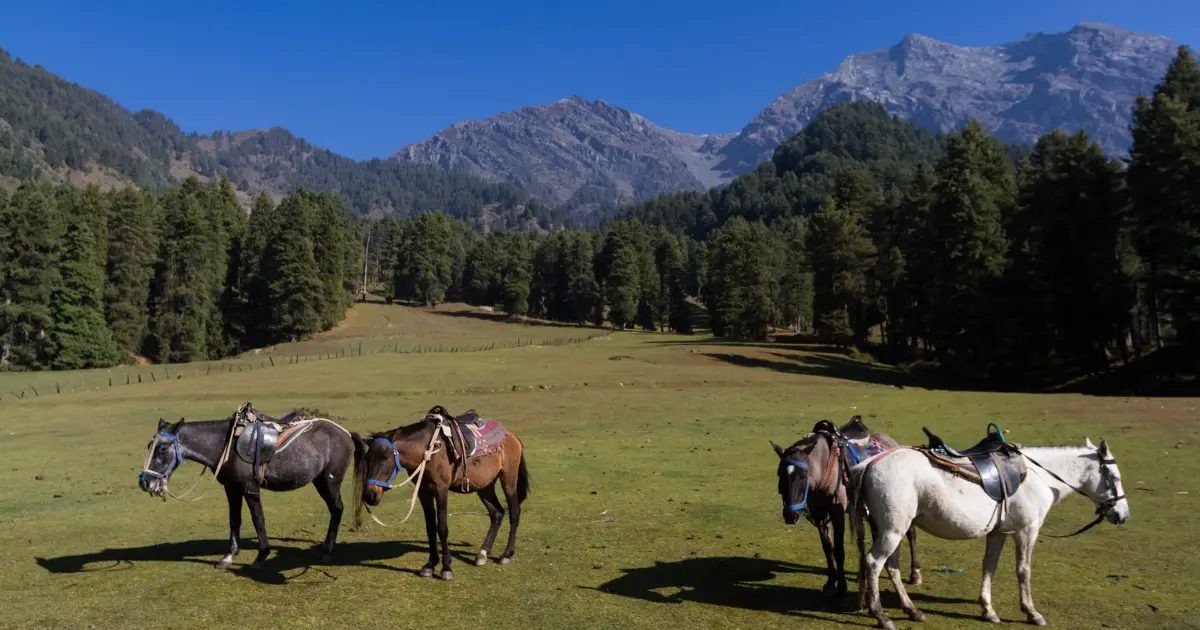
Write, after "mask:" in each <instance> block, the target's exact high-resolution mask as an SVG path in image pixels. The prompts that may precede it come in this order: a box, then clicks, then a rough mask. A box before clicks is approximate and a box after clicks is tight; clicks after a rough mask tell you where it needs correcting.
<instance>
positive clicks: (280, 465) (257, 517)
mask: <svg viewBox="0 0 1200 630" xmlns="http://www.w3.org/2000/svg"><path fill="white" fill-rule="evenodd" d="M294 416H295V414H293V417H287V418H284V419H281V420H276V419H275V418H270V417H269V416H265V415H263V414H260V413H258V412H257V411H256V410H255V409H254V408H253V406H252V405H250V403H246V404H245V405H242V407H240V408H239V409H238V411H237V412H236V413H235V414H234V415H233V416H231V417H229V418H226V419H224V420H211V421H203V422H187V423H185V422H184V420H182V419H180V420H179V422H177V423H175V424H170V423H167V422H165V421H163V420H161V419H160V420H159V422H158V429H157V431H156V432H155V434H154V437H153V438H152V439H151V441H150V444H149V445H148V449H149V454H148V456H147V458H146V463H145V465H144V466H143V468H142V472H141V474H140V475H138V486H139V487H140V488H141V489H142V490H144V491H146V492H147V493H149V494H150V495H151V496H156V497H162V498H163V499H164V500H165V499H166V496H168V495H169V496H172V497H175V495H173V494H171V492H170V490H169V489H168V483H169V482H170V479H171V475H172V474H173V473H174V472H175V471H176V470H178V469H179V467H180V466H181V465H183V463H184V462H185V461H194V462H197V463H199V464H201V465H203V466H204V467H205V468H206V470H212V471H213V472H214V474H215V478H216V480H217V481H218V482H219V483H220V484H221V485H222V486H224V489H225V497H226V499H227V500H228V502H229V553H228V554H226V555H225V557H223V558H221V560H220V561H219V562H217V564H216V566H217V568H219V569H224V568H227V567H228V566H229V565H230V564H232V563H233V559H234V557H235V556H236V555H237V553H238V550H239V549H238V538H239V536H240V531H241V525H242V502H243V501H245V503H246V505H247V506H248V507H249V508H250V518H251V519H252V521H253V522H254V530H255V532H256V533H257V534H258V556H257V557H256V558H255V560H254V562H253V564H251V565H250V567H251V568H256V567H258V566H261V564H262V562H263V561H264V560H266V559H267V556H268V555H269V553H270V545H269V544H268V542H267V529H266V522H265V519H264V517H263V509H262V501H261V496H260V490H261V489H266V490H271V491H273V492H287V491H289V490H296V489H298V488H302V487H304V486H307V485H308V484H312V485H313V486H314V487H316V489H317V493H318V494H320V495H321V498H322V499H323V500H324V501H325V505H326V506H327V507H328V508H329V529H328V531H327V533H326V536H325V541H324V543H323V544H322V545H321V549H322V552H323V559H327V558H328V557H329V554H331V553H332V552H333V547H334V544H335V543H336V541H337V532H338V528H339V527H340V525H341V520H342V491H341V487H342V480H343V479H344V478H345V475H346V469H347V468H349V466H350V462H351V461H352V460H354V459H355V457H354V453H355V442H359V443H360V444H361V440H360V438H359V437H358V436H357V435H355V434H352V433H350V432H349V431H346V430H345V429H343V428H342V427H341V426H339V425H338V424H336V423H335V422H333V421H332V420H328V419H325V418H296V417H294ZM274 427H279V429H276V428H274ZM280 429H281V430H280ZM239 434H245V435H244V436H242V435H239ZM239 438H240V439H239ZM201 474H202V475H203V473H201ZM197 482H199V479H197ZM193 487H194V485H193ZM189 492H190V489H189ZM186 495H187V493H184V495H183V496H186ZM176 498H181V499H182V498H183V497H176Z"/></svg>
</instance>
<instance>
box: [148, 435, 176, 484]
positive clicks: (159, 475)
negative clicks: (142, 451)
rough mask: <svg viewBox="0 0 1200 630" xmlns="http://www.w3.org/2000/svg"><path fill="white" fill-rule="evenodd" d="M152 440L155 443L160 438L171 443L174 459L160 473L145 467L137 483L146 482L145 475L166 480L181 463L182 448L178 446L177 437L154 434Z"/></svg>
mask: <svg viewBox="0 0 1200 630" xmlns="http://www.w3.org/2000/svg"><path fill="white" fill-rule="evenodd" d="M154 438H155V441H157V440H158V438H162V439H164V440H166V441H168V442H171V444H172V446H173V447H174V448H175V458H174V459H172V460H171V463H170V464H169V465H168V466H167V469H166V470H165V471H163V472H161V473H160V472H155V471H153V470H150V467H149V465H147V466H146V469H145V470H143V471H142V473H141V474H140V475H138V482H139V483H141V482H143V481H145V480H146V475H150V476H151V477H155V478H158V479H166V478H167V477H170V476H171V471H173V470H175V468H176V467H178V466H179V465H180V464H182V463H183V447H181V446H180V445H179V436H178V435H171V434H170V433H157V434H155V436H154Z"/></svg>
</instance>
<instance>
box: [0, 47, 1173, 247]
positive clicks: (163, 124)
mask: <svg viewBox="0 0 1200 630" xmlns="http://www.w3.org/2000/svg"><path fill="white" fill-rule="evenodd" d="M1175 51H1176V44H1175V42H1173V41H1172V40H1171V39H1169V38H1166V37H1160V36H1155V35H1143V34H1138V33H1132V32H1129V31H1124V30H1121V29H1119V28H1115V27H1112V26H1107V25H1103V24H1095V23H1084V24H1079V25H1078V26H1076V27H1074V28H1072V29H1071V30H1069V31H1067V32H1065V33H1053V34H1045V33H1038V34H1032V35H1029V36H1027V37H1025V38H1024V39H1022V40H1021V41H1018V42H1013V43H1009V44H1003V45H1000V46H988V47H964V46H956V45H953V44H948V43H945V42H939V41H936V40H933V39H930V38H928V37H924V36H921V35H915V34H914V35H909V36H907V37H905V38H904V39H903V40H902V41H901V42H900V43H898V44H896V45H895V46H892V47H890V48H886V49H882V50H877V51H874V52H866V53H860V54H856V55H852V56H850V57H847V58H846V59H845V60H844V61H843V62H842V63H841V64H839V65H838V67H837V68H836V69H834V70H833V71H832V72H830V73H827V74H825V75H822V76H820V77H818V78H815V79H812V80H810V81H808V82H806V83H803V84H802V85H800V86H798V87H796V88H794V89H792V90H791V91H789V92H788V93H786V94H784V95H783V96H780V97H779V98H778V99H776V100H775V102H773V103H771V104H770V105H769V106H768V107H767V108H766V109H764V110H762V112H760V113H759V114H758V115H757V116H755V117H754V119H753V120H751V121H750V122H749V123H748V124H747V125H746V126H745V127H744V128H743V129H742V130H741V131H740V132H738V133H737V134H729V135H691V134H685V133H679V132H675V131H672V130H670V129H665V128H663V127H659V126H657V125H655V124H654V123H652V122H650V121H648V120H646V119H645V118H643V117H642V116H640V115H638V114H636V113H633V112H630V111H628V110H626V109H622V108H620V107H617V106H614V105H611V104H608V103H606V102H604V101H603V100H594V101H589V100H586V99H583V98H579V97H571V98H566V99H563V100H560V101H558V102H555V103H550V104H546V105H535V106H530V107H522V108H519V109H517V110H514V111H512V112H506V113H501V114H498V115H496V116H493V117H490V118H487V119H485V120H483V121H466V122H460V123H457V124H455V125H452V126H450V127H448V128H446V129H445V130H443V131H441V132H439V133H437V134H435V135H434V136H432V137H430V138H429V139H427V140H424V141H421V142H418V143H415V144H411V145H408V146H405V147H403V148H401V149H400V150H399V151H397V152H396V153H395V154H394V155H392V156H391V157H390V158H388V159H386V160H370V161H364V162H355V161H353V160H350V159H349V158H345V157H341V156H338V155H336V154H333V153H332V152H329V151H326V150H324V149H320V148H317V147H313V146H312V145H310V144H308V143H307V142H305V141H304V140H302V139H300V138H297V137H295V136H293V135H292V134H290V133H289V132H287V131H285V130H282V129H272V130H267V131H264V130H251V131H241V132H236V133H231V134H218V135H213V136H201V135H196V134H191V135H188V134H184V133H183V132H182V131H180V129H179V128H178V127H177V126H176V125H175V124H174V123H172V122H171V121H170V120H168V119H167V118H166V117H165V116H163V115H162V114H159V113H157V112H151V111H142V112H138V113H136V114H133V113H130V112H129V111H127V110H125V109H124V108H121V107H120V106H119V105H117V104H115V103H113V102H112V101H111V100H109V99H108V98H106V97H104V96H102V95H100V94H97V93H95V92H92V91H91V90H87V89H85V88H81V87H79V86H78V85H74V84H71V83H68V82H66V81H63V80H62V79H59V78H58V77H55V76H54V75H52V74H50V73H49V72H47V71H45V70H44V69H41V68H40V67H30V66H28V65H26V64H23V63H20V62H14V61H13V60H11V59H10V58H9V57H8V55H7V54H6V53H3V51H0V53H3V54H0V179H2V178H3V177H4V176H7V177H8V178H9V180H10V181H12V179H13V178H21V177H23V176H26V175H28V173H29V172H30V171H31V170H33V169H38V170H40V171H41V172H44V173H48V174H51V175H52V176H53V177H55V178H57V179H61V180H64V181H73V182H76V183H83V182H88V181H94V182H97V183H102V184H109V185H112V184H116V183H119V182H130V183H135V184H138V185H140V186H143V187H154V186H162V185H165V184H168V183H170V182H173V181H177V180H178V179H180V178H181V177H185V176H187V175H191V174H196V175H198V176H202V177H206V178H210V177H216V176H221V175H228V176H230V177H231V179H233V181H234V183H235V184H236V185H237V186H238V188H239V189H240V190H241V191H242V192H243V193H244V194H245V195H246V197H247V198H248V197H249V196H250V195H253V194H257V193H258V192H260V191H265V192H268V193H270V194H273V195H277V196H278V195H281V194H286V193H287V192H290V190H292V189H294V188H295V187H297V186H300V185H304V186H310V187H314V188H319V189H323V190H329V191H331V192H336V193H339V194H341V195H342V196H343V197H344V198H345V199H346V200H347V203H348V204H350V205H351V207H352V208H353V209H354V210H355V211H356V212H358V213H360V214H367V213H372V212H374V213H395V214H402V215H403V214H411V213H413V212H420V211H424V210H431V209H434V208H437V207H441V208H445V209H447V210H450V211H452V212H453V213H455V214H458V215H460V216H480V215H487V214H493V215H494V214H496V213H499V214H500V215H502V216H503V217H504V218H503V221H504V223H505V224H506V225H512V226H520V225H522V224H523V223H528V222H530V221H537V220H540V221H541V222H543V223H545V222H546V221H547V220H548V216H549V215H548V213H547V212H546V211H545V208H544V206H554V207H557V208H560V209H561V210H564V211H566V212H567V213H568V214H572V215H575V216H577V217H579V218H581V219H584V218H585V217H595V216H597V215H599V216H603V215H607V214H610V213H611V212H613V211H614V210H615V209H616V207H617V206H618V205H620V204H624V203H629V202H632V201H640V200H644V199H647V198H650V197H653V196H656V195H659V194H662V193H668V192H676V191H682V190H703V189H706V188H709V187H712V186H719V185H722V184H724V183H726V182H728V181H730V180H731V179H732V178H733V177H735V176H737V175H740V174H743V173H746V172H749V171H750V170H752V169H753V168H754V167H755V166H757V165H758V164H760V163H762V162H764V161H766V160H768V159H770V157H771V154H772V152H773V151H774V150H775V148H776V147H778V146H779V145H780V144H782V143H783V142H784V141H785V140H787V139H788V138H790V137H791V136H792V135H794V134H795V133H796V132H798V131H799V130H800V129H802V128H803V127H804V125H805V124H807V123H808V121H809V120H811V119H812V117H813V116H815V115H816V114H817V113H818V112H820V111H821V110H823V109H825V108H826V107H829V106H830V105H833V104H836V103H841V102H846V101H855V100H870V101H876V102H879V103H881V104H882V105H883V106H884V107H885V108H886V109H887V110H888V111H889V112H890V113H892V114H894V115H897V116H899V117H901V118H904V119H906V120H910V121H912V122H914V123H916V124H918V125H920V126H922V127H926V128H928V129H931V130H937V131H951V130H954V129H957V128H959V127H961V126H963V125H965V124H966V122H967V120H969V119H970V118H976V119H978V120H980V122H982V123H983V124H984V126H986V127H987V128H988V129H989V130H991V131H992V132H993V133H995V134H996V135H997V136H998V137H999V138H1000V139H1001V140H1004V141H1006V142H1010V143H1014V144H1032V143H1033V142H1034V141H1036V139H1037V137H1038V136H1040V135H1041V134H1043V133H1046V132H1048V131H1050V130H1052V129H1055V128H1061V129H1064V130H1068V131H1075V130H1078V129H1081V128H1082V129H1086V130H1088V132H1089V133H1091V135H1092V136H1093V137H1094V138H1095V139H1096V140H1098V141H1099V142H1100V144H1101V146H1102V147H1103V148H1104V149H1105V151H1107V152H1108V153H1110V154H1112V155H1120V154H1123V153H1124V152H1125V151H1126V150H1127V149H1128V146H1129V143H1130V137H1129V131H1128V124H1129V120H1130V109H1131V107H1132V106H1133V103H1134V100H1135V99H1136V97H1137V95H1138V94H1139V93H1142V94H1149V93H1150V92H1151V91H1152V90H1153V88H1154V85H1155V83H1157V81H1158V80H1159V79H1161V77H1162V74H1163V72H1164V71H1165V70H1166V67H1167V65H1168V64H1169V63H1170V60H1171V58H1172V57H1173V55H1174V54H1175ZM529 196H533V197H536V198H537V199H539V200H540V201H541V202H542V208H541V209H540V210H539V209H538V208H539V206H538V204H536V203H530V201H529V199H528V197H529ZM534 215H537V216H534ZM585 220H586V219H585Z"/></svg>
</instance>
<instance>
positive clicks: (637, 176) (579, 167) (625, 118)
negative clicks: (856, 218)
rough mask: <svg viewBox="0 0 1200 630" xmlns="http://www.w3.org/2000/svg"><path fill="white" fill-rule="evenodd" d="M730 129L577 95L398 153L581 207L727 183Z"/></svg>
mask: <svg viewBox="0 0 1200 630" xmlns="http://www.w3.org/2000/svg"><path fill="white" fill-rule="evenodd" d="M729 137H730V136H711V135H704V136H696V135H691V134H685V133H678V132H675V131H671V130H670V129H663V128H662V127H659V126H657V125H655V124H654V123H651V122H650V121H648V120H646V119H645V118H643V117H641V116H639V115H637V114H635V113H633V112H630V111H628V110H625V109H622V108H620V107H615V106H613V105H609V104H608V103H605V102H604V101H602V100H596V101H589V100H586V99H583V98H579V97H572V98H567V99H563V100H560V101H558V102H556V103H551V104H548V105H537V106H532V107H522V108H520V109H517V110H515V111H512V112H506V113H503V114H499V115H496V116H493V117H491V118H488V119H486V120H482V121H467V122H461V123H458V124H456V125H453V126H451V127H449V128H447V129H445V130H444V131H442V132H440V133H438V134H437V135H435V136H433V137H431V138H429V139H428V140H425V141H422V142H419V143H416V144H411V145H408V146H406V147H404V148H402V149H400V150H399V151H398V152H396V153H395V154H394V155H393V156H392V158H393V159H397V160H404V161H411V162H420V163H426V164H436V165H438V166H441V167H443V168H450V169H454V168H461V169H466V170H470V171H473V172H475V173H479V174H481V175H484V176H486V177H489V178H491V179H494V180H500V181H507V182H510V183H512V184H515V185H517V186H519V187H521V188H523V189H525V190H529V191H531V192H534V193H536V194H538V195H541V196H543V197H545V198H547V200H548V201H549V200H553V201H557V202H560V203H566V204H568V205H572V206H576V207H579V206H584V205H589V204H594V203H602V202H617V201H632V200H635V199H646V198H649V197H653V196H655V195H658V194H661V193H666V192H673V191H678V190H703V189H706V188H709V187H712V186H715V185H718V184H721V183H724V181H726V180H727V178H725V177H723V176H721V175H720V174H718V173H717V172H716V171H715V170H714V167H715V165H716V163H717V156H716V151H718V150H719V149H720V148H721V147H722V146H724V144H725V142H726V141H728V140H729Z"/></svg>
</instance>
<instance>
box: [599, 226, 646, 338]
mask: <svg viewBox="0 0 1200 630" xmlns="http://www.w3.org/2000/svg"><path fill="white" fill-rule="evenodd" d="M638 229H640V227H639V226H635V225H634V224H633V223H630V222H617V223H614V224H613V225H612V226H610V229H609V231H608V233H607V235H606V236H605V239H604V248H603V249H602V250H601V251H600V254H599V256H598V257H597V263H596V266H597V276H598V277H599V278H600V281H601V282H602V283H603V286H604V298H605V302H607V304H608V320H609V321H610V322H612V324H613V326H616V327H617V329H624V328H626V327H628V326H630V325H632V324H633V323H634V320H635V319H636V318H637V306H638V298H639V297H640V296H641V286H639V285H640V282H641V279H642V273H641V271H642V269H641V255H640V254H639V252H638V250H637V236H636V230H638Z"/></svg>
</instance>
